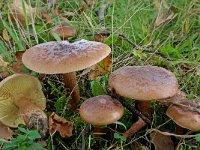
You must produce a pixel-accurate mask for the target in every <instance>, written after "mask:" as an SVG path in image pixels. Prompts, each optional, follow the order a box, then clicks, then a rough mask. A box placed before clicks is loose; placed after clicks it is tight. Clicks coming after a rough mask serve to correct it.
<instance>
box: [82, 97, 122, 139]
mask: <svg viewBox="0 0 200 150" xmlns="http://www.w3.org/2000/svg"><path fill="white" fill-rule="evenodd" d="M79 113H80V117H81V118H82V120H84V121H85V122H87V123H89V124H92V125H93V126H94V127H95V128H94V131H95V132H97V133H103V132H106V131H104V130H105V128H104V127H103V128H102V126H107V125H109V124H112V123H113V122H116V121H117V120H119V119H120V118H121V117H122V116H123V114H124V107H123V106H122V105H121V103H120V102H119V101H118V100H116V99H114V98H112V97H111V96H108V95H101V96H96V97H92V98H89V99H87V100H86V101H84V102H83V103H82V104H81V106H80V110H79ZM98 135H99V134H98Z"/></svg>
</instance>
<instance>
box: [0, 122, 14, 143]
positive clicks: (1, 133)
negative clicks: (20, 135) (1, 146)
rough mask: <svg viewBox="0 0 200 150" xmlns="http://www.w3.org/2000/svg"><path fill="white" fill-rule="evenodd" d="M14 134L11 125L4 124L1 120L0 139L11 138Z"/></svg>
mask: <svg viewBox="0 0 200 150" xmlns="http://www.w3.org/2000/svg"><path fill="white" fill-rule="evenodd" d="M12 135H13V132H12V130H10V128H9V127H7V126H6V125H4V124H2V123H1V122H0V139H1V138H3V139H11V137H12Z"/></svg>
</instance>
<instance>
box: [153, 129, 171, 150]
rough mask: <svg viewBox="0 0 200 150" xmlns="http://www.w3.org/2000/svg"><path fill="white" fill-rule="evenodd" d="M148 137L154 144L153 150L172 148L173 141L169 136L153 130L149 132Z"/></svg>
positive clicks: (168, 149)
mask: <svg viewBox="0 0 200 150" xmlns="http://www.w3.org/2000/svg"><path fill="white" fill-rule="evenodd" d="M150 139H151V143H153V144H154V146H155V150H174V143H173V141H172V140H171V137H170V136H167V135H164V134H161V133H160V132H156V131H153V132H151V133H150Z"/></svg>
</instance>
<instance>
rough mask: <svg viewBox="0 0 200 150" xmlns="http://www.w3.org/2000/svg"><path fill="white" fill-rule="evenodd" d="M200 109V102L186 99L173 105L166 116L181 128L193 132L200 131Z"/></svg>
mask: <svg viewBox="0 0 200 150" xmlns="http://www.w3.org/2000/svg"><path fill="white" fill-rule="evenodd" d="M199 108H200V103H199V102H195V101H191V100H187V99H184V100H181V101H180V102H178V103H174V104H171V105H170V106H169V108H168V109H167V112H166V114H167V116H168V117H170V118H171V119H172V120H173V121H174V122H175V123H176V124H178V125H179V126H181V127H183V128H186V129H189V130H192V131H200V111H199Z"/></svg>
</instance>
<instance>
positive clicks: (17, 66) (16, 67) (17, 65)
mask: <svg viewBox="0 0 200 150" xmlns="http://www.w3.org/2000/svg"><path fill="white" fill-rule="evenodd" d="M24 52H25V51H17V52H16V53H15V62H12V63H10V64H9V65H8V67H9V68H10V69H11V70H12V71H13V72H15V73H23V71H22V66H23V63H22V55H23V53H24Z"/></svg>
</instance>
